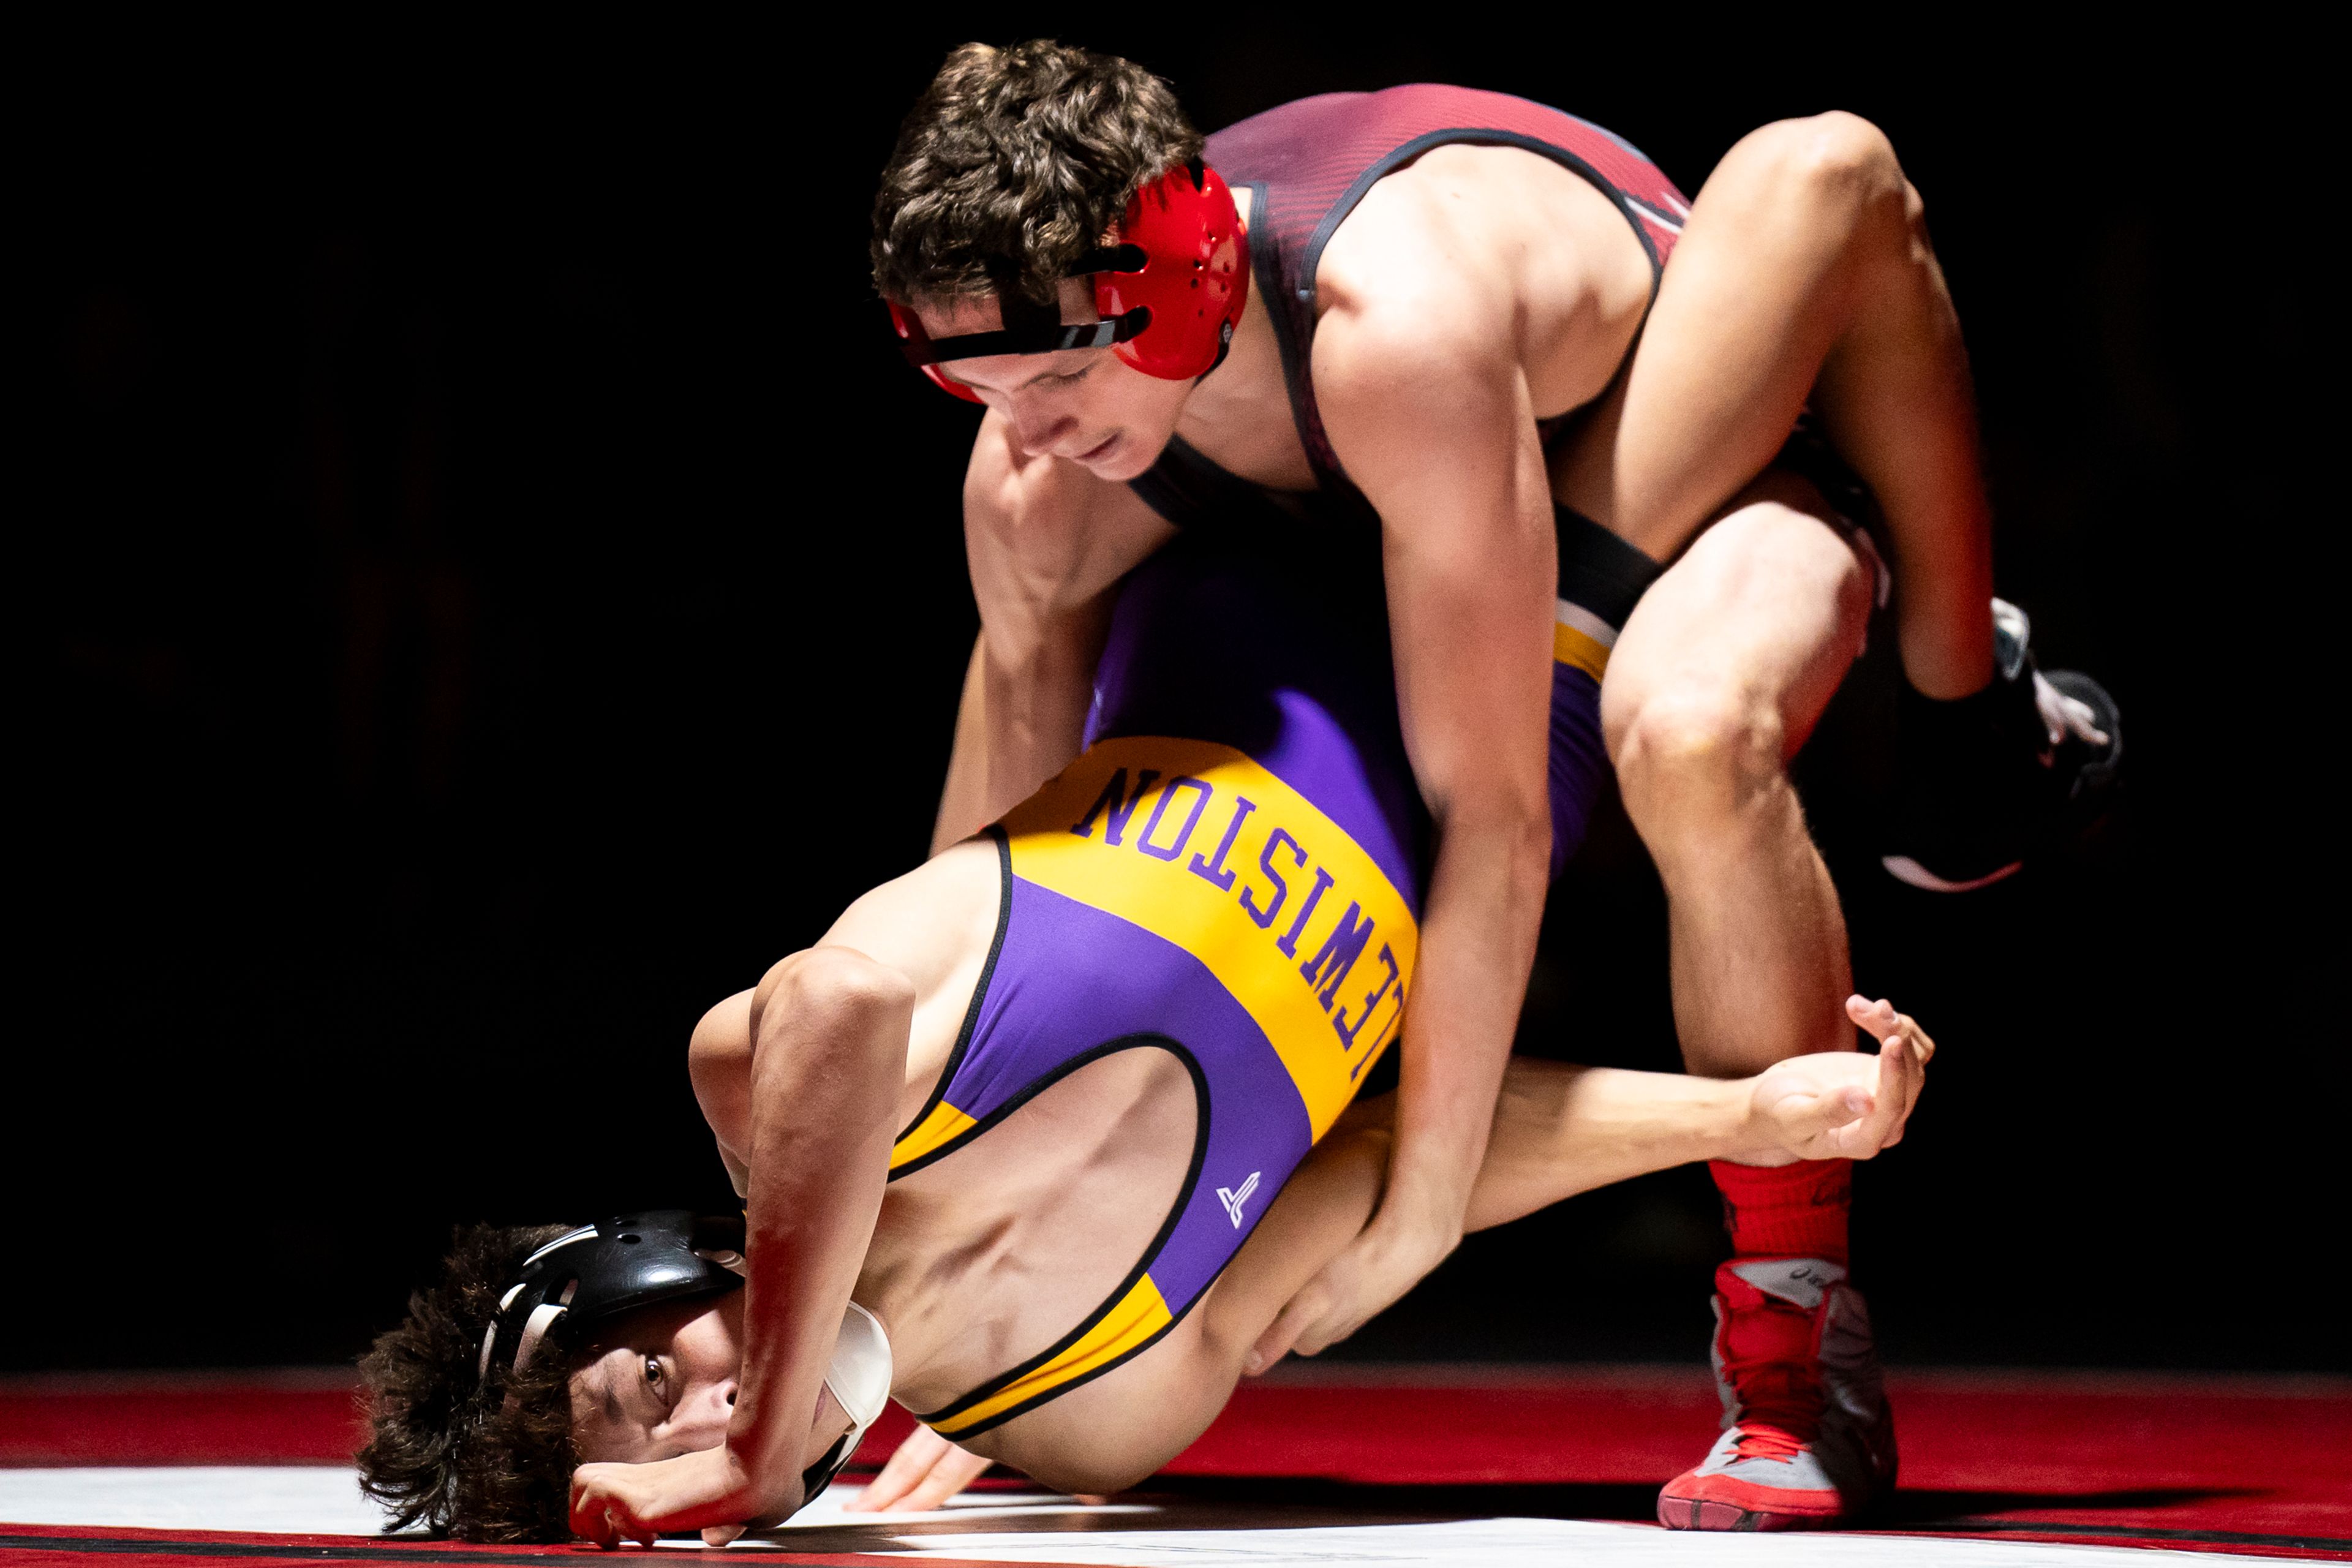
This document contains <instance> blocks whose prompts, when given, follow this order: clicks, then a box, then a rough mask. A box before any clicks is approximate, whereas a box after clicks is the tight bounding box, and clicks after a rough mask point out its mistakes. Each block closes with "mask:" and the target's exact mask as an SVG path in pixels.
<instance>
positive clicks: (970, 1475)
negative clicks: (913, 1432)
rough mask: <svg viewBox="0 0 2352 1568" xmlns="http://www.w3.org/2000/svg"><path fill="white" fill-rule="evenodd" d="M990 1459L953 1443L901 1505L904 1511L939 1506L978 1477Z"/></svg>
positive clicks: (922, 1509) (917, 1510)
mask: <svg viewBox="0 0 2352 1568" xmlns="http://www.w3.org/2000/svg"><path fill="white" fill-rule="evenodd" d="M989 1463H990V1461H988V1460H986V1459H983V1458H981V1457H980V1456H979V1455H978V1454H973V1453H968V1452H966V1451H965V1450H964V1449H961V1448H959V1447H956V1446H955V1445H954V1444H952V1443H950V1444H948V1446H947V1452H946V1453H944V1454H941V1455H940V1458H939V1462H938V1463H937V1464H935V1465H933V1466H932V1467H931V1468H930V1473H929V1474H928V1475H926V1476H925V1477H924V1478H923V1479H922V1481H921V1484H919V1485H918V1486H917V1487H916V1488H915V1489H914V1490H913V1491H911V1492H908V1494H907V1498H906V1500H905V1501H903V1502H901V1503H900V1504H899V1505H898V1508H899V1510H901V1511H902V1512H905V1511H913V1512H927V1511H929V1510H931V1509H935V1508H937V1507H939V1506H940V1504H941V1503H943V1502H945V1501H947V1500H949V1499H950V1498H951V1497H953V1496H955V1495H956V1494H957V1493H958V1492H960V1491H961V1490H963V1489H964V1488H966V1487H968V1486H970V1485H971V1483H972V1482H974V1481H976V1480H978V1479H980V1476H981V1472H982V1471H983V1470H985V1469H987V1468H988V1467H989Z"/></svg>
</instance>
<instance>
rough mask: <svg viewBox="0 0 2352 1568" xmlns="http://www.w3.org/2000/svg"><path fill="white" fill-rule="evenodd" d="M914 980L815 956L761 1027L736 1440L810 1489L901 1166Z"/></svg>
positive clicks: (764, 1466)
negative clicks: (828, 1394) (819, 1422)
mask: <svg viewBox="0 0 2352 1568" xmlns="http://www.w3.org/2000/svg"><path fill="white" fill-rule="evenodd" d="M912 1010H913V990H912V987H911V986H909V985H908V984H907V983H906V981H905V980H904V978H903V977H902V976H899V975H898V974H897V973H895V972H894V971H891V970H888V969H886V968H885V967H883V966H882V965H880V964H877V963H873V962H872V961H871V960H868V959H866V958H864V957H863V956H862V955H859V954H856V953H852V952H847V950H845V949H817V950H814V951H813V952H807V953H803V954H801V955H800V957H799V960H798V967H796V968H795V969H794V970H793V972H792V973H789V974H788V975H787V976H786V977H785V978H784V979H783V980H782V983H780V984H778V985H777V986H776V987H775V989H774V991H773V992H772V994H770V995H769V996H768V998H767V999H766V1002H765V1005H764V1007H763V1010H762V1016H761V1022H760V1027H759V1030H758V1033H757V1035H756V1036H755V1038H754V1046H753V1049H754V1057H753V1061H752V1068H751V1093H752V1110H751V1181H750V1194H749V1202H748V1206H749V1210H750V1213H749V1216H748V1219H749V1235H750V1239H749V1244H748V1246H747V1248H746V1255H747V1257H748V1258H749V1261H750V1269H751V1277H750V1286H749V1289H748V1290H747V1291H746V1296H745V1304H744V1359H743V1371H742V1376H741V1381H740V1386H739V1389H738V1392H737V1394H736V1400H735V1411H734V1416H733V1419H732V1420H731V1422H730V1425H729V1427H728V1435H727V1446H728V1448H729V1450H730V1454H732V1455H733V1457H734V1458H736V1459H737V1460H738V1461H739V1462H740V1463H741V1464H742V1466H743V1467H744V1469H745V1471H746V1473H747V1476H748V1477H749V1479H750V1481H751V1486H752V1489H753V1490H754V1492H755V1493H756V1494H757V1495H758V1497H759V1499H760V1500H761V1503H762V1504H763V1505H765V1504H768V1503H771V1502H774V1501H776V1500H782V1499H787V1495H788V1494H789V1501H797V1500H798V1498H797V1489H798V1485H799V1474H800V1469H801V1466H802V1463H803V1447H804V1445H805V1443H806V1441H807V1439H808V1436H809V1428H810V1422H811V1419H812V1416H813V1414H814V1411H815V1409H816V1405H817V1401H818V1397H819V1391H820V1390H821V1388H822V1387H823V1384H824V1371H825V1366H826V1363H827V1362H828V1360H829V1359H830V1357H831V1355H832V1352H833V1345H834V1341H835V1336H836V1335H837V1333H838V1332H839V1330H840V1326H841V1316H842V1311H843V1309H844V1308H845V1305H846V1304H847V1302H848V1300H849V1295H850V1290H851V1289H852V1287H853V1286H854V1285H855V1284H856V1278H857V1271H858V1268H859V1266H860V1265H861V1263H862V1262H863V1261H864V1259H865V1256H866V1245H867V1243H868V1241H869V1240H870V1239H871V1238H872V1236H873V1231H874V1220H875V1215H876V1214H877V1212H878V1210H879V1209H880V1206H881V1201H882V1189H883V1184H884V1182H885V1180H886V1179H887V1174H888V1167H889V1157H890V1136H891V1131H892V1121H893V1117H894V1114H895V1111H896V1107H897V1098H898V1089H899V1088H900V1087H901V1080H902V1079H903V1078H904V1075H905V1070H906V1050H907V1030H908V1019H909V1017H910V1016H912Z"/></svg>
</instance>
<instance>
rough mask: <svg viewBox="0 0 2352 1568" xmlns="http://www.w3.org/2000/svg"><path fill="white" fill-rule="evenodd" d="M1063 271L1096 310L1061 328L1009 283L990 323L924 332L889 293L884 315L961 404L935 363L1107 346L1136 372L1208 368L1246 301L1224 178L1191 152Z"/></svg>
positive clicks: (1188, 374) (962, 388)
mask: <svg viewBox="0 0 2352 1568" xmlns="http://www.w3.org/2000/svg"><path fill="white" fill-rule="evenodd" d="M1069 276H1070V277H1073V278H1083V277H1088V276H1091V277H1092V278H1093V279H1094V280H1095V309H1096V310H1097V311H1099V312H1100V313H1101V316H1102V320H1101V321H1087V322H1082V323H1080V324H1079V325H1076V326H1064V325H1063V324H1062V320H1061V312H1060V311H1059V310H1051V309H1048V308H1046V307H1044V306H1040V305H1037V304H1034V303H1032V302H1031V301H1030V300H1028V299H1027V298H1025V297H1024V295H1022V294H1021V292H1020V291H1019V290H1018V289H1003V290H1002V291H1001V292H1000V293H999V294H998V296H997V300H998V303H999V305H1000V306H1001V307H1002V309H1003V312H1004V328H1003V331H994V332H973V333H970V334H968V335H966V336H964V337H960V338H940V339H937V340H934V339H932V338H930V337H929V336H927V335H925V333H924V331H923V324H922V322H921V321H919V320H918V319H917V317H916V315H915V312H914V311H913V310H909V309H908V308H907V307H906V306H904V305H901V304H899V303H898V301H897V300H891V301H890V302H889V304H890V320H891V322H892V323H893V324H894V325H895V326H897V328H898V340H899V347H900V348H901V349H903V350H904V351H905V352H906V355H907V363H909V364H911V365H913V366H915V367H916V368H917V369H918V370H919V371H921V372H922V373H923V374H925V375H928V376H929V377H930V378H931V380H933V381H934V382H936V383H938V384H940V386H942V387H944V388H946V389H947V390H948V391H950V392H952V393H954V394H955V395H957V396H958V397H961V398H964V399H966V400H968V401H970V402H972V403H978V402H979V401H980V395H979V394H978V393H976V392H974V391H972V389H971V388H970V387H969V386H966V385H964V384H962V383H961V382H959V381H954V380H950V378H949V377H948V376H946V375H944V374H941V373H940V370H939V364H940V362H941V361H942V360H952V359H978V358H980V357H981V356H982V355H983V354H1036V353H1055V352H1057V351H1059V350H1062V349H1088V348H1104V347H1108V348H1109V349H1110V350H1111V352H1112V353H1116V354H1118V357H1119V358H1120V359H1122V360H1124V361H1126V362H1127V363H1129V364H1131V365H1133V366H1134V367H1135V368H1136V369H1138V370H1139V371H1141V372H1142V373H1143V374H1146V375H1156V376H1158V377H1160V379H1161V380H1162V381H1190V380H1192V378H1194V377H1195V376H1202V375H1206V374H1209V372H1211V371H1213V370H1214V369H1216V367H1217V366H1218V365H1219V364H1220V363H1223V360H1224V357H1225V350H1226V349H1227V348H1228V347H1230V346H1231V345H1232V343H1233V341H1234V327H1235V326H1236V325H1237V324H1239V322H1240V321H1241V319H1242V306H1243V305H1244V304H1245V303H1246V302H1247V301H1248V300H1249V238H1248V237H1247V236H1246V235H1245V234H1244V233H1243V232H1242V223H1241V215H1240V213H1239V212H1237V211H1236V210H1235V209H1234V195H1233V193H1232V192H1231V191H1229V190H1227V189H1226V188H1225V182H1224V181H1223V179H1221V178H1220V177H1219V176H1218V174H1217V172H1216V171H1215V170H1214V169H1212V168H1210V167H1208V166H1207V165H1206V164H1204V163H1202V162H1201V161H1200V160H1199V159H1197V158H1195V159H1193V160H1192V162H1191V163H1182V164H1179V165H1178V166H1177V167H1175V168H1173V169H1171V170H1169V171H1168V172H1167V173H1166V174H1162V175H1161V176H1160V178H1158V179H1157V180H1154V181H1152V182H1151V184H1148V185H1146V186H1144V187H1143V188H1142V189H1141V190H1139V191H1138V192H1136V193H1135V199H1134V200H1132V201H1130V202H1129V203H1128V204H1127V212H1126V214H1125V215H1124V216H1121V217H1120V219H1119V222H1118V241H1117V242H1116V243H1115V244H1113V245H1110V246H1108V247H1105V248H1103V249H1100V250H1093V251H1089V252H1087V254H1086V255H1085V256H1082V257H1080V258H1078V260H1077V263H1076V265H1075V266H1073V267H1072V268H1070V271H1069Z"/></svg>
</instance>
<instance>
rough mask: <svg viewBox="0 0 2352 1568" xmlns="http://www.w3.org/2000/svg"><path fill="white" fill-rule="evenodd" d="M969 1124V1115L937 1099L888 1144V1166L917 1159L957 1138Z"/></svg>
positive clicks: (894, 1166) (896, 1165)
mask: <svg viewBox="0 0 2352 1568" xmlns="http://www.w3.org/2000/svg"><path fill="white" fill-rule="evenodd" d="M971 1125H972V1119H971V1117H969V1116H966V1115H965V1114H964V1113H963V1112H962V1111H961V1110H957V1109H956V1108H955V1107H954V1106H952V1105H950V1104H949V1103H948V1102H947V1101H946V1100H940V1102H939V1103H938V1104H937V1105H934V1106H932V1107H931V1110H930V1114H929V1115H928V1116H926V1117H924V1118H923V1119H922V1120H921V1121H918V1122H917V1123H915V1125H913V1126H912V1127H909V1128H908V1129H907V1131H906V1133H905V1134H904V1135H903V1136H902V1137H900V1138H899V1140H898V1142H896V1143H893V1144H892V1145H891V1146H890V1168H891V1169H892V1170H894V1171H895V1170H897V1169H898V1167H899V1166H901V1165H904V1164H907V1163H909V1162H910V1161H915V1160H919V1159H921V1158H922V1157H923V1156H924V1155H926V1154H928V1153H929V1152H931V1151H932V1150H934V1149H936V1148H938V1147H939V1146H940V1144H942V1143H945V1142H948V1141H949V1140H950V1139H952V1138H961V1137H962V1136H963V1134H964V1132H965V1131H966V1130H967V1129H969V1128H970V1127H971Z"/></svg>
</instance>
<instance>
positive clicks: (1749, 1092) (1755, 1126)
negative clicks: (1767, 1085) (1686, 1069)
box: [1706, 1073, 1799, 1165]
mask: <svg viewBox="0 0 2352 1568" xmlns="http://www.w3.org/2000/svg"><path fill="white" fill-rule="evenodd" d="M1762 1078H1763V1075H1762V1074H1761V1073H1757V1074H1753V1075H1751V1076H1749V1077H1748V1078H1734V1079H1717V1080H1716V1082H1717V1084H1718V1085H1719V1087H1720V1089H1722V1091H1723V1093H1724V1095H1725V1100H1724V1103H1722V1104H1721V1105H1720V1106H1718V1107H1717V1109H1716V1115H1717V1117H1718V1118H1719V1119H1720V1121H1721V1122H1722V1125H1723V1126H1724V1128H1725V1130H1726V1131H1725V1134H1724V1136H1723V1139H1722V1141H1721V1144H1720V1146H1719V1147H1717V1148H1716V1149H1714V1150H1712V1151H1711V1152H1709V1153H1708V1154H1707V1156H1706V1157H1707V1158H1708V1159H1710V1160H1726V1161H1728V1162H1730V1163H1732V1164H1735V1165H1788V1164H1793V1163H1796V1161H1797V1160H1798V1158H1799V1156H1798V1155H1797V1154H1795V1153H1793V1152H1790V1150H1789V1149H1788V1148H1786V1147H1785V1146H1783V1144H1782V1143H1781V1142H1780V1128H1779V1127H1778V1126H1776V1125H1775V1124H1774V1123H1773V1121H1772V1119H1771V1118H1770V1117H1769V1116H1768V1115H1766V1114H1765V1111H1764V1108H1763V1107H1762V1106H1760V1105H1759V1104H1758V1103H1757V1100H1756V1088H1757V1085H1758V1083H1759V1081H1760V1080H1761V1079H1762Z"/></svg>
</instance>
